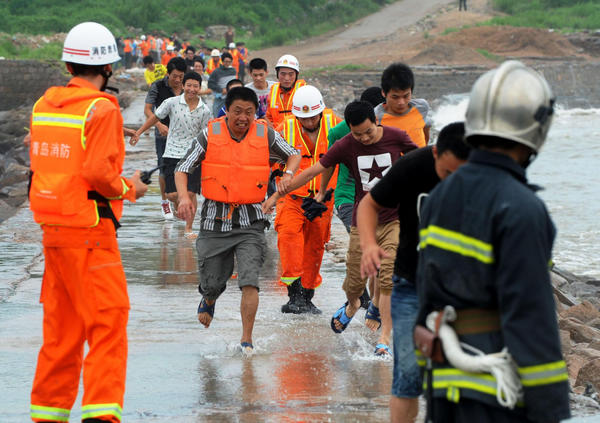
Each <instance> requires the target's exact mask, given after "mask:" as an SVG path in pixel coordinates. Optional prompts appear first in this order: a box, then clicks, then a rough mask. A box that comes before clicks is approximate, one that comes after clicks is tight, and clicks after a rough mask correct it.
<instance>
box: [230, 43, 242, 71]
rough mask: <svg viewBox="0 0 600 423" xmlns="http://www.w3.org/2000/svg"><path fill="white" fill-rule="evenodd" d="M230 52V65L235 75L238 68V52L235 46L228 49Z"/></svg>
mask: <svg viewBox="0 0 600 423" xmlns="http://www.w3.org/2000/svg"><path fill="white" fill-rule="evenodd" d="M230 53H231V57H232V59H233V63H232V66H233V68H234V69H235V71H236V73H237V75H238V76H239V73H240V71H239V69H240V52H239V51H238V50H237V48H234V49H232V50H231V51H230Z"/></svg>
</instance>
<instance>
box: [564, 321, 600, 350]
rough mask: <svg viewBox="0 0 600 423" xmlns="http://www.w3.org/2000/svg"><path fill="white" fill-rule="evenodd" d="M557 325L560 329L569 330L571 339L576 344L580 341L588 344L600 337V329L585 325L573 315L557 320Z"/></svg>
mask: <svg viewBox="0 0 600 423" xmlns="http://www.w3.org/2000/svg"><path fill="white" fill-rule="evenodd" d="M558 326H559V328H560V329H563V330H566V331H569V333H570V334H571V339H572V340H573V342H575V343H577V344H579V343H582V342H585V343H588V344H589V343H590V342H592V341H594V340H596V339H599V338H600V330H598V329H594V328H592V327H589V326H586V325H585V324H584V323H583V322H581V321H580V320H578V319H576V318H574V317H568V318H566V319H561V320H559V322H558Z"/></svg>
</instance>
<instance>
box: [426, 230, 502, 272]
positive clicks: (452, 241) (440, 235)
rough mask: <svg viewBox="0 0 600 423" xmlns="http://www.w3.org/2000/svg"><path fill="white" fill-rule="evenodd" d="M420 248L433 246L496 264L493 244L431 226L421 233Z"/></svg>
mask: <svg viewBox="0 0 600 423" xmlns="http://www.w3.org/2000/svg"><path fill="white" fill-rule="evenodd" d="M419 235H420V243H419V248H420V249H424V248H426V247H427V246H429V245H431V246H433V247H437V248H440V249H442V250H447V251H451V252H453V253H457V254H460V255H463V256H467V257H472V258H474V259H476V260H479V261H481V262H483V263H486V264H491V263H493V262H494V250H493V247H492V245H491V244H488V243H486V242H483V241H481V240H479V239H477V238H473V237H470V236H467V235H463V234H461V233H460V232H455V231H451V230H449V229H444V228H440V227H439V226H435V225H429V226H428V227H427V228H425V229H421V231H420V232H419Z"/></svg>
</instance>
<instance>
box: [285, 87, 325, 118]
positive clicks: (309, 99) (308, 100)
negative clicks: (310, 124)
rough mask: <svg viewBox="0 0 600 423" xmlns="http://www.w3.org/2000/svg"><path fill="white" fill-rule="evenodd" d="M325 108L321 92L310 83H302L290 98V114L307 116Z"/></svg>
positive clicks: (300, 116) (316, 113)
mask: <svg viewBox="0 0 600 423" xmlns="http://www.w3.org/2000/svg"><path fill="white" fill-rule="evenodd" d="M323 110H325V103H324V102H323V96H322V95H321V92H320V91H319V90H318V89H317V88H316V87H313V86H312V85H304V86H303V87H300V88H298V89H297V90H296V93H295V94H294V98H293V99H292V114H293V115H294V116H296V117H299V118H309V117H313V116H316V115H318V114H319V113H321V112H322V111H323Z"/></svg>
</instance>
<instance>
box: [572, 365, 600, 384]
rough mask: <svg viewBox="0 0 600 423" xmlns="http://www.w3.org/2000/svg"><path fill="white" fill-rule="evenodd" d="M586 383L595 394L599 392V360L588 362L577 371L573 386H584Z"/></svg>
mask: <svg viewBox="0 0 600 423" xmlns="http://www.w3.org/2000/svg"><path fill="white" fill-rule="evenodd" d="M588 383H589V384H591V385H592V386H593V387H594V389H595V390H596V392H597V391H600V359H596V360H592V361H588V362H587V363H585V364H584V365H583V366H582V367H581V369H580V370H579V373H578V374H577V380H576V381H575V386H586V385H587V384H588Z"/></svg>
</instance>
